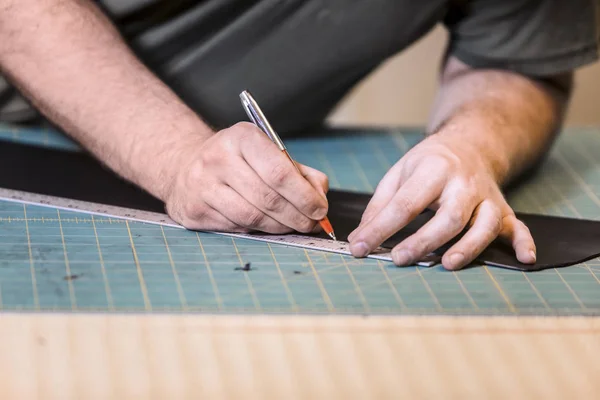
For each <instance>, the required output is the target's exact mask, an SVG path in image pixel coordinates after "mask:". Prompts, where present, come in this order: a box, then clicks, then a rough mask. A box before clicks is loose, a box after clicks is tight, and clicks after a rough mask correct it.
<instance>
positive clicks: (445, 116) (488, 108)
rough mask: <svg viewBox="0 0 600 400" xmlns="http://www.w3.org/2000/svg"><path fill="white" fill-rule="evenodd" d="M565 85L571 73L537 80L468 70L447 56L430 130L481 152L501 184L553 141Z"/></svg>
mask: <svg viewBox="0 0 600 400" xmlns="http://www.w3.org/2000/svg"><path fill="white" fill-rule="evenodd" d="M569 90H570V77H562V78H560V79H559V78H557V79H556V80H555V81H552V82H547V83H540V82H534V81H532V80H530V79H528V78H525V77H522V76H519V75H516V74H513V73H510V72H502V71H491V70H472V69H469V68H468V67H466V66H464V64H461V63H460V62H458V61H457V60H452V59H451V60H450V61H449V62H448V64H447V65H446V68H445V71H444V73H443V75H442V79H441V88H440V91H439V93H438V96H437V99H436V102H435V106H434V109H433V112H432V115H431V118H430V121H429V126H428V133H429V134H431V133H438V134H440V135H442V136H444V137H445V138H448V140H451V141H455V142H456V143H460V145H461V147H462V148H463V149H464V150H465V151H467V152H469V151H470V152H472V153H473V156H480V157H481V158H482V160H484V162H485V164H486V166H488V167H489V168H490V171H491V172H492V173H493V174H494V177H495V179H496V181H497V182H498V183H499V184H501V185H504V184H507V183H508V182H509V181H511V180H512V179H514V178H515V177H517V176H518V175H519V174H521V173H522V172H523V171H525V170H526V169H528V168H530V167H531V166H533V164H535V163H536V162H537V161H538V160H539V159H540V158H541V157H542V156H543V155H544V154H545V153H546V151H547V150H548V148H549V147H550V146H551V144H552V142H553V140H554V138H555V136H556V134H557V132H558V130H559V129H560V126H561V123H562V117H563V114H564V110H565V108H566V104H567V100H568V97H569Z"/></svg>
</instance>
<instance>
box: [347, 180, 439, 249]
mask: <svg viewBox="0 0 600 400" xmlns="http://www.w3.org/2000/svg"><path fill="white" fill-rule="evenodd" d="M444 181H445V177H444V174H443V173H435V172H432V171H431V170H429V169H428V168H419V169H417V170H415V171H414V173H413V174H412V175H411V177H410V178H408V180H407V181H406V183H405V184H403V185H401V184H400V183H401V178H400V176H399V172H396V171H395V170H394V169H391V170H390V171H389V172H388V173H387V174H386V175H385V176H384V178H383V179H382V180H381V182H380V183H379V185H378V186H377V189H376V190H375V194H374V195H373V197H372V198H371V200H370V201H369V205H368V206H367V208H366V210H365V212H364V213H363V217H362V219H361V222H360V224H359V225H358V227H357V228H356V229H355V230H354V231H353V232H352V233H350V235H349V236H348V240H350V241H353V240H354V239H355V236H356V234H357V233H358V232H359V231H360V230H361V229H362V228H363V227H364V226H366V224H367V223H369V222H370V221H371V220H372V219H373V218H374V217H375V216H376V215H377V214H379V213H380V212H381V210H383V208H384V207H386V206H387V205H388V204H389V202H390V201H391V199H393V198H394V196H395V195H396V193H397V192H398V191H399V190H409V191H410V192H409V195H410V196H414V197H416V196H419V195H422V194H423V193H428V192H435V193H438V194H439V193H440V192H441V190H442V187H443V184H444ZM409 186H410V187H411V188H414V189H408V188H409ZM436 197H437V196H436ZM429 203H431V202H429ZM429 203H428V204H427V205H426V206H425V207H423V209H424V208H426V207H427V206H428V205H429ZM421 211H422V210H421ZM419 212H420V211H419Z"/></svg>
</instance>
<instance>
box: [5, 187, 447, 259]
mask: <svg viewBox="0 0 600 400" xmlns="http://www.w3.org/2000/svg"><path fill="white" fill-rule="evenodd" d="M11 195H13V196H23V197H28V196H34V197H38V198H42V199H44V200H45V199H48V200H49V203H48V204H46V203H43V202H36V201H29V200H25V199H22V198H18V197H11ZM52 200H55V201H65V202H75V203H77V204H84V205H86V206H89V207H90V208H103V207H109V208H111V209H113V210H118V211H123V212H125V213H143V214H147V215H151V216H156V217H158V218H160V219H162V220H165V222H160V221H152V220H149V219H141V218H134V217H125V216H121V215H114V214H109V213H102V212H98V211H93V210H89V209H82V208H78V207H66V206H59V205H56V204H52V203H51V202H52ZM0 201H6V202H10V203H19V204H28V205H32V206H36V207H45V208H52V209H58V210H63V211H69V212H77V213H82V214H89V215H97V216H102V217H105V218H114V219H121V220H127V221H133V222H141V223H145V224H150V225H159V226H167V227H171V228H177V229H182V230H188V229H187V228H185V227H183V226H182V225H180V224H178V223H176V222H175V221H173V220H172V219H171V218H170V217H169V216H168V215H167V214H162V213H157V212H153V211H145V210H138V209H134V208H127V207H121V206H114V205H108V204H102V203H94V202H91V201H84V200H76V199H70V198H68V197H59V196H51V195H46V194H40V193H35V192H27V191H23V190H14V189H6V188H0ZM189 231H190V232H197V233H209V234H215V235H220V236H227V237H234V238H239V239H248V240H254V241H258V242H263V243H270V244H276V245H283V246H289V247H295V248H301V249H306V250H313V251H323V252H327V253H333V254H341V255H346V256H352V254H351V253H350V252H349V251H346V250H340V249H331V248H326V247H319V246H311V245H304V244H300V243H294V242H290V241H286V240H285V239H282V240H277V239H270V238H268V237H266V236H263V235H256V234H244V233H230V232H218V231H193V230H189ZM274 237H276V238H282V237H287V238H297V239H300V240H306V239H308V238H307V237H306V236H302V235H296V234H290V235H275V236H274ZM310 239H311V240H313V241H315V240H316V241H322V240H327V239H321V238H313V237H311V238H310ZM341 243H344V244H345V245H348V243H347V242H341ZM382 250H387V249H382ZM365 258H370V259H375V260H380V261H389V262H391V261H393V260H392V256H391V251H388V252H386V253H383V254H369V255H367V256H366V257H365ZM436 262H437V261H436V260H434V261H421V262H417V263H416V265H418V266H421V267H431V266H433V265H435V264H436Z"/></svg>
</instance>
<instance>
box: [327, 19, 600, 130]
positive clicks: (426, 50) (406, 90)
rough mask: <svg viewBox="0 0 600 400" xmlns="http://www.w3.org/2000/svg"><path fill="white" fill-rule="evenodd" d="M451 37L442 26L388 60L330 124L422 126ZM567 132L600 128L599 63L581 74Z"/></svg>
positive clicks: (335, 114)
mask: <svg viewBox="0 0 600 400" xmlns="http://www.w3.org/2000/svg"><path fill="white" fill-rule="evenodd" d="M446 40H447V33H446V31H445V30H444V28H443V27H441V26H438V27H437V28H436V29H434V30H433V31H432V32H430V33H429V34H428V35H427V36H426V37H424V38H423V39H421V40H420V41H419V42H417V43H416V44H414V45H413V46H412V47H411V48H409V49H407V50H406V51H404V52H402V53H401V55H399V56H396V57H395V58H393V59H391V60H389V61H388V62H387V63H386V64H384V65H382V66H381V67H380V68H379V70H377V71H376V72H375V73H374V74H372V75H371V76H370V77H369V78H368V79H366V80H365V81H363V82H362V83H361V84H360V85H359V86H358V87H356V88H355V90H354V91H353V92H352V93H351V94H350V95H349V96H347V97H346V99H345V100H344V101H343V103H342V104H340V106H339V107H338V109H337V110H336V111H335V113H333V115H331V117H330V121H331V122H334V123H345V124H363V125H364V124H368V125H396V126H397V125H408V126H423V125H425V123H426V120H427V117H428V113H429V109H430V106H431V103H432V101H433V98H434V96H435V90H436V85H437V74H438V71H439V64H440V58H441V55H442V53H443V50H444V47H445V44H446ZM575 85H576V88H575V93H574V96H573V99H572V102H571V105H570V109H569V112H568V117H567V120H566V124H567V126H587V125H596V126H598V125H600V112H599V111H600V63H596V64H593V65H591V66H587V67H585V68H582V69H580V70H579V71H578V72H577V75H576V82H575Z"/></svg>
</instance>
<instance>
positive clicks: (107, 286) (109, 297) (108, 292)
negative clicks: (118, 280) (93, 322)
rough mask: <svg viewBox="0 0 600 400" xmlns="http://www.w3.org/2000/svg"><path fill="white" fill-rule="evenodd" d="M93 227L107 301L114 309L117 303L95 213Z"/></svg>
mask: <svg viewBox="0 0 600 400" xmlns="http://www.w3.org/2000/svg"><path fill="white" fill-rule="evenodd" d="M92 227H93V228H94V237H95V238H96V248H97V249H98V259H99V260H100V272H101V273H102V280H103V281H104V292H105V293H106V302H107V303H108V309H109V310H111V311H114V309H115V305H114V302H113V298H112V292H111V290H110V284H109V283H108V275H107V274H106V266H105V265H104V256H103V255H102V247H100V238H99V237H98V230H97V229H96V222H95V221H94V216H93V215H92ZM123 237H125V236H123Z"/></svg>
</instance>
